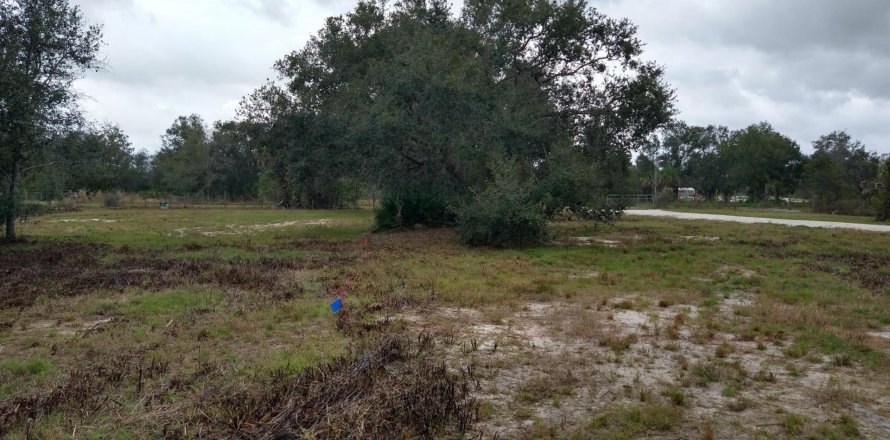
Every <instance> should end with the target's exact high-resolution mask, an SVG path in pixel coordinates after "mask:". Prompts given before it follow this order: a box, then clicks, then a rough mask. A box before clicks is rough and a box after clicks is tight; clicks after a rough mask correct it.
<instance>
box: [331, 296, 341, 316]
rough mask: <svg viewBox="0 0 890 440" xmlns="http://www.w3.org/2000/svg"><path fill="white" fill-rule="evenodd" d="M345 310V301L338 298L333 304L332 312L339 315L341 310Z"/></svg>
mask: <svg viewBox="0 0 890 440" xmlns="http://www.w3.org/2000/svg"><path fill="white" fill-rule="evenodd" d="M342 308H343V300H342V299H340V298H338V299H337V300H336V301H334V302H332V303H331V311H332V312H334V313H337V312H339V311H340V309H342Z"/></svg>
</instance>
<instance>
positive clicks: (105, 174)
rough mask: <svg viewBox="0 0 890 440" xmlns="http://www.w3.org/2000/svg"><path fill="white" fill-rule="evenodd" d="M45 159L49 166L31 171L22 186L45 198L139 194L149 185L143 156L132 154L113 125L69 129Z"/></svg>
mask: <svg viewBox="0 0 890 440" xmlns="http://www.w3.org/2000/svg"><path fill="white" fill-rule="evenodd" d="M44 157H45V159H46V161H47V163H48V164H50V165H51V166H45V167H41V168H39V169H36V170H34V172H33V173H32V175H31V176H30V177H29V178H28V179H26V180H24V186H25V187H26V188H28V189H29V190H33V191H39V192H41V193H43V194H44V195H46V196H54V197H58V196H60V195H62V194H63V193H64V192H66V191H75V190H86V191H110V190H123V191H138V190H141V189H146V188H147V187H148V186H149V184H150V182H149V173H150V169H148V168H147V163H146V161H147V157H146V153H145V152H141V153H136V152H134V151H133V147H132V146H131V144H130V141H129V138H128V137H127V135H126V134H125V133H124V132H123V130H121V129H120V127H118V126H115V125H111V124H107V125H104V126H102V127H98V128H94V127H86V128H81V129H77V130H70V131H68V132H67V133H65V134H64V135H62V136H60V137H58V138H56V139H55V140H53V142H52V143H51V144H50V145H49V146H48V148H47V149H46V152H45V155H44Z"/></svg>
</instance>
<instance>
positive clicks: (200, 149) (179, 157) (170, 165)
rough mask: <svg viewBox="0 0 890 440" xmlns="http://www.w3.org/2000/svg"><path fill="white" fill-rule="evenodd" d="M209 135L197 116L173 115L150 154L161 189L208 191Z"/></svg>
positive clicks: (181, 191)
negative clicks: (176, 116)
mask: <svg viewBox="0 0 890 440" xmlns="http://www.w3.org/2000/svg"><path fill="white" fill-rule="evenodd" d="M209 137H210V136H209V133H208V129H207V127H206V125H205V124H204V120H203V119H201V117H200V116H198V115H190V116H180V117H178V118H176V120H175V121H174V122H173V125H171V126H170V128H168V129H167V132H166V133H165V134H164V135H163V136H162V137H161V143H162V145H163V146H162V147H161V150H160V151H158V153H157V154H156V155H155V157H154V168H155V170H156V173H157V175H158V179H159V188H160V189H161V190H163V191H170V192H174V193H182V194H191V193H201V194H204V195H206V194H208V192H209V190H210V183H211V182H210V181H211V175H210V166H211V154H210V142H209Z"/></svg>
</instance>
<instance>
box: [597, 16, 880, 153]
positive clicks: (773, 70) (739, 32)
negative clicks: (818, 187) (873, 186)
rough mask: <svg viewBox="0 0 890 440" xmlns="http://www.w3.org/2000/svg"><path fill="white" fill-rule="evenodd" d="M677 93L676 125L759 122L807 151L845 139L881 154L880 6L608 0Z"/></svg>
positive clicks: (737, 125) (735, 125) (734, 126)
mask: <svg viewBox="0 0 890 440" xmlns="http://www.w3.org/2000/svg"><path fill="white" fill-rule="evenodd" d="M599 6H600V8H601V10H602V11H603V12H606V13H608V14H610V15H617V16H622V17H628V18H630V19H631V20H632V21H634V22H635V23H636V24H638V25H639V28H640V35H641V37H642V39H643V41H645V42H647V43H648V46H647V49H648V54H649V56H650V57H652V59H654V60H656V61H657V62H659V63H661V64H663V65H665V67H666V68H667V75H668V80H669V81H670V82H671V84H672V85H673V86H674V87H676V88H677V92H678V98H679V102H678V106H679V108H680V110H681V114H680V118H681V119H686V120H688V121H689V122H692V123H698V124H707V123H719V124H725V125H729V126H730V127H732V128H739V127H741V126H744V125H747V124H749V123H753V122H757V121H760V120H768V121H769V122H771V123H773V125H774V126H776V127H777V128H778V129H779V130H781V131H783V132H785V133H786V134H788V135H789V136H791V137H792V138H794V139H796V140H797V141H798V142H799V143H800V144H801V146H802V147H803V148H804V149H805V150H807V151H809V150H810V143H811V141H812V140H814V139H816V138H817V137H818V136H820V135H822V134H825V133H828V132H830V131H832V130H837V129H847V130H849V131H850V133H851V135H853V136H854V137H857V138H859V139H861V140H862V141H863V142H865V143H866V145H867V146H868V147H869V148H871V149H874V150H878V151H882V152H885V153H886V152H890V75H888V74H887V72H890V44H887V42H888V41H890V2H886V1H884V0H857V1H832V0H783V1H771V0H746V1H730V0H723V1H709V0H676V1H671V2H663V1H658V0H612V1H608V2H604V3H601V4H599Z"/></svg>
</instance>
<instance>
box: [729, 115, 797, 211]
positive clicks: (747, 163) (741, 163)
mask: <svg viewBox="0 0 890 440" xmlns="http://www.w3.org/2000/svg"><path fill="white" fill-rule="evenodd" d="M720 154H721V155H722V156H723V159H724V160H726V163H727V164H728V165H727V166H728V169H727V171H728V173H727V185H726V186H725V187H724V192H725V193H730V192H732V191H733V190H744V191H747V193H748V196H749V197H750V198H751V199H752V200H755V201H756V200H767V199H769V198H770V196H772V197H774V198H775V199H776V200H778V198H779V197H780V196H782V195H786V194H791V193H793V192H794V191H796V190H797V187H798V186H799V183H800V179H801V174H802V166H803V154H801V152H800V147H798V146H797V144H796V143H795V142H794V141H792V140H791V139H789V138H788V137H786V136H784V135H782V134H781V133H779V132H777V131H776V130H775V129H773V127H772V126H771V125H769V124H768V123H766V122H761V123H760V124H755V125H751V126H749V127H748V128H746V129H744V130H738V131H735V132H733V133H732V135H731V136H730V137H729V139H728V140H727V141H726V142H725V144H724V145H723V146H722V147H721V152H720Z"/></svg>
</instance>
